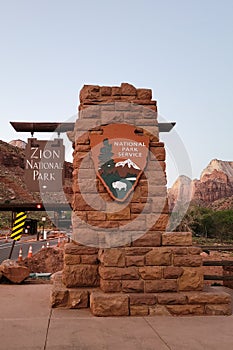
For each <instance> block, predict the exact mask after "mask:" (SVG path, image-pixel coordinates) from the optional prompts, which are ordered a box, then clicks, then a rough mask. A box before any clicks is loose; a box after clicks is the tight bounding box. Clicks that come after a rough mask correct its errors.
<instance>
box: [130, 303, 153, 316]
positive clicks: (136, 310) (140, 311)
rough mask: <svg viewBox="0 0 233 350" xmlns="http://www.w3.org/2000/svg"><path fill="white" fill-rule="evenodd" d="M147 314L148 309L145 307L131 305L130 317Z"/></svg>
mask: <svg viewBox="0 0 233 350" xmlns="http://www.w3.org/2000/svg"><path fill="white" fill-rule="evenodd" d="M148 313H149V308H148V306H146V305H131V306H130V315H131V316H147V315H148Z"/></svg>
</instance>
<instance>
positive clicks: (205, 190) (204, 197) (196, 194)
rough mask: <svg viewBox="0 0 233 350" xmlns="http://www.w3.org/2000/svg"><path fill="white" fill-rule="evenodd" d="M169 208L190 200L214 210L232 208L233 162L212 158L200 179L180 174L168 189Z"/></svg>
mask: <svg viewBox="0 0 233 350" xmlns="http://www.w3.org/2000/svg"><path fill="white" fill-rule="evenodd" d="M168 198H169V205H170V208H171V209H172V208H174V205H175V204H176V205H179V204H180V205H182V204H184V203H187V202H189V201H190V200H191V201H192V203H193V204H197V205H201V206H205V207H210V208H213V209H216V210H223V209H232V199H231V198H233V162H232V161H222V160H218V159H213V160H212V161H211V162H210V163H209V164H208V166H207V167H206V168H205V169H204V170H203V171H202V173H201V177H200V180H197V179H195V180H191V179H190V178H188V177H187V176H180V177H179V178H178V179H177V180H176V182H175V183H174V185H173V186H172V188H170V189H169V191H168Z"/></svg>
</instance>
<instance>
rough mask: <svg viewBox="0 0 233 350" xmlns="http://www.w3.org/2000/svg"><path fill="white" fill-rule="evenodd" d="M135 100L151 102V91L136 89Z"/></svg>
mask: <svg viewBox="0 0 233 350" xmlns="http://www.w3.org/2000/svg"><path fill="white" fill-rule="evenodd" d="M137 98H138V99H139V100H151V99H152V91H151V89H137Z"/></svg>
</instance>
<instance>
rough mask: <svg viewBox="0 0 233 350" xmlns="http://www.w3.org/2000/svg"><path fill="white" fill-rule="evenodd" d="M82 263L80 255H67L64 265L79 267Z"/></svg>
mask: <svg viewBox="0 0 233 350" xmlns="http://www.w3.org/2000/svg"><path fill="white" fill-rule="evenodd" d="M80 261H81V258H80V255H74V254H65V257H64V263H65V264H66V265H77V264H80Z"/></svg>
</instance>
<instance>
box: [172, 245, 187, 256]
mask: <svg viewBox="0 0 233 350" xmlns="http://www.w3.org/2000/svg"><path fill="white" fill-rule="evenodd" d="M171 251H172V253H173V254H175V255H187V254H188V248H187V247H171Z"/></svg>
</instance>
